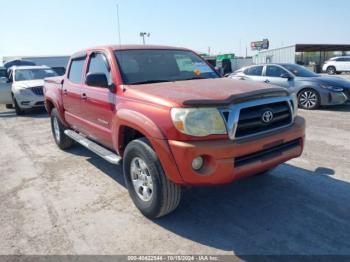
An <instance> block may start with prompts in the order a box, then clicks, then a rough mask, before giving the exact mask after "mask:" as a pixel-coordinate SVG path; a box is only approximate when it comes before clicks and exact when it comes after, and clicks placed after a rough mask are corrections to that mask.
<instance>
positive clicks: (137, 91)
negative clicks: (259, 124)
mask: <svg viewBox="0 0 350 262" xmlns="http://www.w3.org/2000/svg"><path fill="white" fill-rule="evenodd" d="M259 94H264V95H265V96H266V95H267V96H271V95H274V96H277V95H278V96H280V95H289V93H288V91H286V89H284V88H279V87H274V86H271V85H267V84H261V83H255V82H251V81H249V82H248V81H247V82H245V81H240V80H233V79H228V78H216V79H201V80H188V81H177V82H164V83H155V84H143V85H129V86H125V93H124V95H125V96H126V97H129V98H133V99H138V100H142V101H147V102H149V103H153V104H159V105H163V106H167V107H181V106H205V105H207V106H215V105H229V104H231V103H234V102H235V101H236V99H237V98H244V97H248V96H256V95H259Z"/></svg>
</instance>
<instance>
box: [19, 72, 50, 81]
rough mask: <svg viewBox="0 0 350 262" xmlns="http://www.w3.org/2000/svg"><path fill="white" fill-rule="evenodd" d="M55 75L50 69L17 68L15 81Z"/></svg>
mask: <svg viewBox="0 0 350 262" xmlns="http://www.w3.org/2000/svg"><path fill="white" fill-rule="evenodd" d="M53 76H57V74H56V73H55V72H54V71H53V70H52V69H19V70H16V77H15V80H16V81H28V80H36V79H44V78H46V77H53Z"/></svg>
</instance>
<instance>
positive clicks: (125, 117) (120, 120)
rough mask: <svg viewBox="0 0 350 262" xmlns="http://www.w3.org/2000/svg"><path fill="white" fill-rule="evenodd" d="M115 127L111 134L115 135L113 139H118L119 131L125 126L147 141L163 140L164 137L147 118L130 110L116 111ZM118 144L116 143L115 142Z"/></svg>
mask: <svg viewBox="0 0 350 262" xmlns="http://www.w3.org/2000/svg"><path fill="white" fill-rule="evenodd" d="M114 121H115V124H114V125H113V127H115V129H116V130H113V133H115V134H117V135H116V137H115V139H119V137H120V133H119V132H120V130H121V127H122V126H127V127H130V128H134V129H136V130H137V131H139V132H140V133H142V134H143V135H144V136H146V137H147V138H148V139H151V138H155V139H163V140H165V139H166V137H165V135H164V134H163V132H162V131H161V130H160V129H159V127H158V126H157V125H156V124H155V123H154V122H153V121H152V120H151V119H149V118H148V117H147V116H145V115H143V114H141V113H139V112H137V111H134V110H130V109H120V110H118V111H117V114H116V118H115V120H114ZM115 142H118V141H115Z"/></svg>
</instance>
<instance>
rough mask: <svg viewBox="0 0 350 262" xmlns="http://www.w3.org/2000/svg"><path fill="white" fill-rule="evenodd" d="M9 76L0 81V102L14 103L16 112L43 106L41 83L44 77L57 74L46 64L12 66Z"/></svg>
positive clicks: (20, 112)
mask: <svg viewBox="0 0 350 262" xmlns="http://www.w3.org/2000/svg"><path fill="white" fill-rule="evenodd" d="M8 73H9V78H8V79H6V80H5V81H1V82H0V104H6V105H7V108H11V106H12V105H14V107H15V110H16V114H17V115H21V114H23V113H24V112H25V110H26V109H30V108H33V107H43V106H44V95H43V84H44V78H45V77H53V76H57V74H56V73H55V72H54V71H53V70H52V69H51V68H49V67H46V66H13V67H11V68H10V69H9V71H8Z"/></svg>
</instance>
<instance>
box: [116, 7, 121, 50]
mask: <svg viewBox="0 0 350 262" xmlns="http://www.w3.org/2000/svg"><path fill="white" fill-rule="evenodd" d="M117 19H118V41H119V46H121V44H122V38H121V36H120V20H119V4H117Z"/></svg>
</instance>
